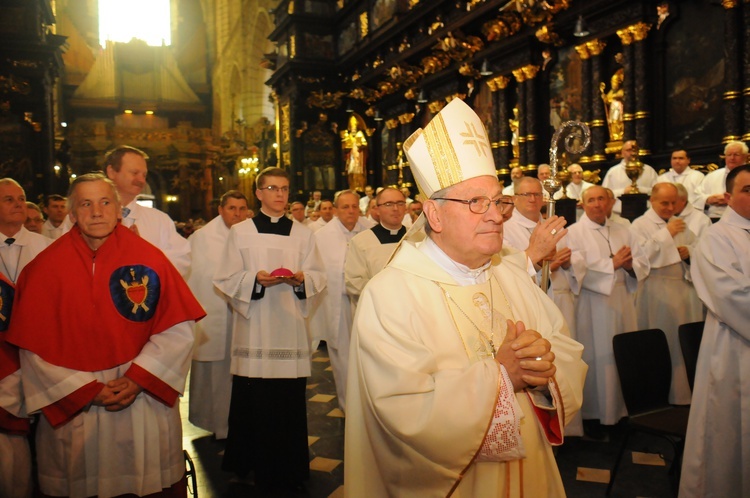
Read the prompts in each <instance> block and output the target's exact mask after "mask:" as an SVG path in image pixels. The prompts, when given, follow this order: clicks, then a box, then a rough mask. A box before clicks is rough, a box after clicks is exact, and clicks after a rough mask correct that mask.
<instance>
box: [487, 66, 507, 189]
mask: <svg viewBox="0 0 750 498" xmlns="http://www.w3.org/2000/svg"><path fill="white" fill-rule="evenodd" d="M508 83H510V78H509V77H508V76H496V77H494V78H492V79H490V80H487V86H488V87H490V92H491V93H492V107H493V109H495V110H496V113H495V117H496V118H497V126H495V127H493V130H494V131H493V134H492V136H491V137H490V142H491V144H492V154H493V157H494V159H495V168H497V174H498V176H504V175H509V174H510V160H511V158H512V157H513V150H512V148H511V145H510V140H511V138H512V137H511V131H510V126H509V125H508V119H510V117H511V116H512V110H511V108H510V101H509V99H508Z"/></svg>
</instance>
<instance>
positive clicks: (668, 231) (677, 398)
mask: <svg viewBox="0 0 750 498" xmlns="http://www.w3.org/2000/svg"><path fill="white" fill-rule="evenodd" d="M677 199H678V196H677V188H675V186H674V185H672V184H671V183H657V184H656V185H654V188H653V190H652V191H651V208H650V209H649V210H648V211H646V213H645V214H644V215H643V216H641V217H639V218H636V219H635V220H634V221H633V225H632V227H631V231H632V233H633V234H634V235H635V237H636V240H637V243H638V245H639V246H640V247H641V249H642V250H643V252H644V253H645V254H646V256H647V257H648V259H649V265H650V267H651V271H650V272H649V275H648V278H647V279H646V280H645V281H644V282H643V284H642V285H641V286H640V288H639V289H638V294H637V295H636V309H637V311H638V327H639V328H640V329H661V330H663V331H664V333H665V334H666V336H667V341H668V342H669V350H670V353H671V355H672V386H671V388H670V390H669V402H670V403H673V404H675V405H687V404H690V386H689V385H688V380H687V374H686V372H685V363H684V361H683V358H682V350H681V349H680V344H679V338H678V337H677V327H678V326H679V325H680V324H683V323H690V322H698V321H701V320H703V317H704V313H703V309H702V306H695V305H694V303H695V302H696V301H697V299H698V298H697V296H696V295H695V290H694V289H693V287H692V286H691V285H690V283H689V282H687V280H686V278H685V275H686V274H685V266H684V265H685V264H686V262H687V261H688V259H689V258H690V250H689V247H688V246H690V245H693V244H694V243H695V238H696V237H695V234H693V233H692V232H690V231H689V230H687V225H686V223H685V221H683V220H681V219H680V218H678V217H676V216H675V207H676V205H677Z"/></svg>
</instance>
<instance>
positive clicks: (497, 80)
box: [487, 76, 510, 92]
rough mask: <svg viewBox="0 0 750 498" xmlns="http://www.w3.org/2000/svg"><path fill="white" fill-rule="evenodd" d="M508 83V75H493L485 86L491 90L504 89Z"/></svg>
mask: <svg viewBox="0 0 750 498" xmlns="http://www.w3.org/2000/svg"><path fill="white" fill-rule="evenodd" d="M508 83H510V78H509V77H508V76H495V77H494V78H492V79H490V80H487V86H489V87H490V91H491V92H496V91H498V90H504V89H505V88H506V87H507V86H508Z"/></svg>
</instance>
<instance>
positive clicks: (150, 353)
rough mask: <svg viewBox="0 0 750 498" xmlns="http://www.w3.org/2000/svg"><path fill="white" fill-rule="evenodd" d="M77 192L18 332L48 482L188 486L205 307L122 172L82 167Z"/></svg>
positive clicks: (55, 490)
mask: <svg viewBox="0 0 750 498" xmlns="http://www.w3.org/2000/svg"><path fill="white" fill-rule="evenodd" d="M68 202H69V207H70V214H71V219H72V220H73V221H74V222H75V223H76V225H75V226H74V227H73V229H72V230H71V231H70V232H69V233H67V234H65V235H64V236H62V237H60V238H59V239H58V240H57V241H55V243H54V244H52V245H51V246H50V247H49V249H48V250H46V251H44V252H43V253H42V254H40V255H39V256H38V257H37V258H36V259H35V260H34V261H33V262H32V263H30V264H29V265H28V266H27V267H26V268H25V269H24V270H23V272H22V273H21V276H20V277H19V280H18V284H17V288H16V300H15V305H14V308H15V309H14V320H13V322H12V323H11V326H10V329H9V330H8V332H7V340H8V342H10V343H12V344H15V345H17V346H18V347H19V348H21V350H20V360H21V375H22V377H23V386H24V395H25V401H26V407H27V410H28V412H29V413H34V412H41V413H42V414H43V417H41V418H40V422H39V427H38V429H37V439H36V444H37V460H38V468H39V486H40V488H41V492H42V493H43V494H44V495H49V496H80V497H88V496H95V495H96V496H118V495H123V494H135V495H138V496H146V495H159V496H185V495H186V489H185V485H184V482H185V481H184V473H185V465H184V458H183V452H182V426H181V422H180V413H179V406H178V403H177V401H178V397H179V395H180V394H181V393H182V391H183V389H184V387H185V378H186V375H187V372H188V368H189V365H190V355H191V350H192V344H193V336H192V331H191V322H192V321H194V320H199V319H200V318H202V317H203V316H204V315H205V312H204V311H203V309H202V308H201V307H200V305H199V304H198V302H197V301H196V300H195V298H194V297H193V295H192V294H191V293H190V290H189V289H188V287H187V285H186V284H185V282H184V280H183V279H182V277H181V276H180V274H179V273H178V272H177V270H175V268H174V266H172V264H171V263H170V262H169V261H168V260H167V258H166V257H165V256H164V254H163V253H162V252H161V251H159V250H158V249H157V248H156V247H154V246H152V245H151V244H149V243H148V242H145V241H144V240H143V239H141V238H140V237H138V236H137V235H136V234H134V233H132V232H131V231H130V230H128V229H127V228H125V227H123V226H122V225H120V223H119V220H118V218H119V213H120V210H121V206H120V202H119V199H118V196H117V191H116V189H115V187H114V185H113V184H112V183H111V181H109V180H107V179H106V178H105V177H104V176H103V175H101V174H96V173H94V174H87V175H82V176H79V177H78V178H76V180H74V182H73V183H72V184H71V187H70V192H69V194H68ZM40 295H45V296H49V297H50V298H51V300H52V301H53V302H55V303H56V305H55V306H41V307H40V306H38V298H39V296H40Z"/></svg>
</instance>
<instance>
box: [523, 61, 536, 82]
mask: <svg viewBox="0 0 750 498" xmlns="http://www.w3.org/2000/svg"><path fill="white" fill-rule="evenodd" d="M521 70H522V71H523V75H524V76H525V77H526V79H527V80H533V79H534V78H536V75H537V73H538V72H539V66H535V65H533V64H529V65H528V66H523V67H522V68H521Z"/></svg>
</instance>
